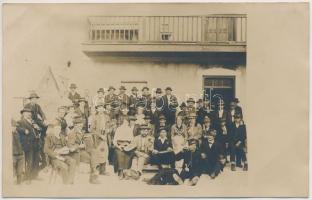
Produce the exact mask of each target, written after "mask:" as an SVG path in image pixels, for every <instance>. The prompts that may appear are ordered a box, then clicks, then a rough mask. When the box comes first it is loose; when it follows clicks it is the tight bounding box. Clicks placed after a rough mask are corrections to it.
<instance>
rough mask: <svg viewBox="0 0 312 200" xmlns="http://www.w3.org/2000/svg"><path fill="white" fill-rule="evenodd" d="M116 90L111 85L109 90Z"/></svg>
mask: <svg viewBox="0 0 312 200" xmlns="http://www.w3.org/2000/svg"><path fill="white" fill-rule="evenodd" d="M111 90H116V89H115V88H114V87H113V86H109V88H108V91H111Z"/></svg>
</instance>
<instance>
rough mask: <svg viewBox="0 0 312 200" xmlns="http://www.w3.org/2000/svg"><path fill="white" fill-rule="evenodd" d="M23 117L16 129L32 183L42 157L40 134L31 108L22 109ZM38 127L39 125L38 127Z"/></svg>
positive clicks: (27, 178) (27, 172) (26, 170)
mask: <svg viewBox="0 0 312 200" xmlns="http://www.w3.org/2000/svg"><path fill="white" fill-rule="evenodd" d="M21 115H22V116H21V119H20V120H19V121H18V122H17V126H16V131H17V132H18V134H19V136H20V142H21V145H22V148H23V151H24V155H25V178H26V183H27V184H30V183H31V180H32V179H35V178H37V176H38V173H39V159H40V134H39V132H38V130H36V128H35V126H38V125H36V124H34V122H33V120H32V111H31V110H30V109H29V108H24V109H23V110H21ZM37 128H38V127H37Z"/></svg>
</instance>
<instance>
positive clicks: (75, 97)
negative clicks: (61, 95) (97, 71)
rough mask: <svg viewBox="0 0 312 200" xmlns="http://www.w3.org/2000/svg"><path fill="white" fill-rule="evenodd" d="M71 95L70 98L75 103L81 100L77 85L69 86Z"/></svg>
mask: <svg viewBox="0 0 312 200" xmlns="http://www.w3.org/2000/svg"><path fill="white" fill-rule="evenodd" d="M69 90H70V91H69V94H68V98H69V99H70V100H71V101H72V102H73V103H75V102H77V101H78V100H79V99H80V97H81V96H80V94H78V93H77V85H76V84H74V83H72V84H70V86H69Z"/></svg>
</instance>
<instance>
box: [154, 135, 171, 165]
mask: <svg viewBox="0 0 312 200" xmlns="http://www.w3.org/2000/svg"><path fill="white" fill-rule="evenodd" d="M152 153H153V154H152V156H151V164H155V165H158V166H159V168H163V165H170V166H171V167H172V168H174V164H175V158H174V152H173V149H172V143H171V142H170V141H169V139H168V137H167V131H166V129H160V132H159V137H158V138H157V139H156V140H155V142H154V150H153V152H152Z"/></svg>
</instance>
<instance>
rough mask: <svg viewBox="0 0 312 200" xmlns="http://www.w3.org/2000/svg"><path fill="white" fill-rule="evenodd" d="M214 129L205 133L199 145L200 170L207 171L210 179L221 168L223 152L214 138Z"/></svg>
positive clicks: (216, 174) (215, 175)
mask: <svg viewBox="0 0 312 200" xmlns="http://www.w3.org/2000/svg"><path fill="white" fill-rule="evenodd" d="M215 137H216V131H215V130H210V131H209V132H208V133H205V135H204V136H203V139H202V145H201V149H200V152H201V158H202V172H203V173H207V174H208V175H209V176H210V177H211V179H214V178H215V177H217V176H218V174H219V173H220V171H221V170H222V163H221V159H222V158H223V152H222V148H221V146H220V144H219V143H218V142H217V141H216V140H215Z"/></svg>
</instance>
